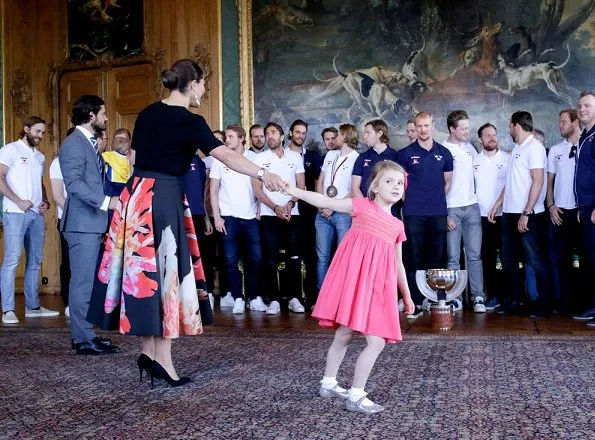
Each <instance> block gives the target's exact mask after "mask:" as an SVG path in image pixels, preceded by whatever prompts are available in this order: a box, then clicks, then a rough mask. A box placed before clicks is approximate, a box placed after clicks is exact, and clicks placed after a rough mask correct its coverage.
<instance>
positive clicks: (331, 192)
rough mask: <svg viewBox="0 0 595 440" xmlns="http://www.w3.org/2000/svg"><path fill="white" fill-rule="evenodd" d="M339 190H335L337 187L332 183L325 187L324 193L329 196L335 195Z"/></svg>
mask: <svg viewBox="0 0 595 440" xmlns="http://www.w3.org/2000/svg"><path fill="white" fill-rule="evenodd" d="M338 192H339V191H338V190H337V187H336V186H334V185H330V186H329V187H328V188H327V189H326V195H327V196H329V197H331V198H332V197H337V193H338Z"/></svg>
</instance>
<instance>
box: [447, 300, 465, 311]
mask: <svg viewBox="0 0 595 440" xmlns="http://www.w3.org/2000/svg"><path fill="white" fill-rule="evenodd" d="M446 304H447V305H450V306H452V311H453V312H460V311H461V310H463V301H461V300H460V299H453V300H452V301H450V303H446Z"/></svg>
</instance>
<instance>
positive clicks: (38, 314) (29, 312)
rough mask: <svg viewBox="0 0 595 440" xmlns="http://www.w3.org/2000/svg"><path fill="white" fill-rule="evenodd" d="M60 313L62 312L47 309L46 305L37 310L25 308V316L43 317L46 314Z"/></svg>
mask: <svg viewBox="0 0 595 440" xmlns="http://www.w3.org/2000/svg"><path fill="white" fill-rule="evenodd" d="M59 314H60V312H58V311H56V310H50V309H46V308H45V307H39V308H38V309H35V310H25V318H41V317H46V316H58V315H59Z"/></svg>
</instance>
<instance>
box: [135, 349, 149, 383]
mask: <svg viewBox="0 0 595 440" xmlns="http://www.w3.org/2000/svg"><path fill="white" fill-rule="evenodd" d="M136 364H137V365H138V371H139V373H140V381H141V382H142V381H143V370H144V371H146V372H147V376H149V377H150V378H151V382H153V373H152V372H151V366H152V364H153V359H151V358H150V357H149V356H147V355H146V354H144V353H141V354H140V356H139V357H138V360H137V361H136Z"/></svg>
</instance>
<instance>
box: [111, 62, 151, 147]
mask: <svg viewBox="0 0 595 440" xmlns="http://www.w3.org/2000/svg"><path fill="white" fill-rule="evenodd" d="M154 72H155V70H154V68H153V66H152V65H150V64H141V65H137V66H129V67H118V68H115V69H112V70H109V71H108V72H107V85H108V87H107V99H105V98H104V100H105V102H106V108H107V115H108V133H110V134H113V133H114V131H115V130H116V129H118V128H127V129H128V130H130V133H132V131H133V129H134V123H135V121H136V117H137V115H138V113H139V112H140V111H141V110H142V109H143V108H145V107H146V106H147V105H149V104H150V103H152V102H153V101H155V99H156V96H157V91H156V90H155V89H156V85H157V82H156V78H155V73H154ZM110 138H111V136H110Z"/></svg>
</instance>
